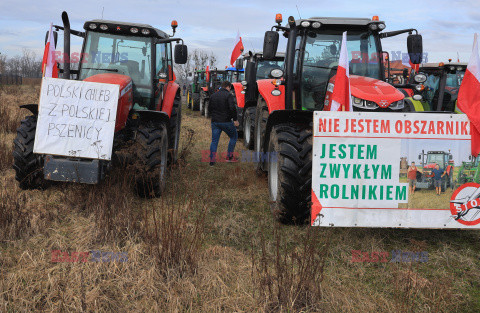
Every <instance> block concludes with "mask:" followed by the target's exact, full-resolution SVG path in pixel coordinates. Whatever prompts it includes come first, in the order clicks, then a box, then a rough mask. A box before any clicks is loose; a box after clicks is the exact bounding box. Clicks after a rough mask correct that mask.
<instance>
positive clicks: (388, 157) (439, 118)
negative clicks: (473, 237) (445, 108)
mask: <svg viewBox="0 0 480 313" xmlns="http://www.w3.org/2000/svg"><path fill="white" fill-rule="evenodd" d="M479 159H480V157H479ZM312 161H313V164H312V166H313V168H312V226H328V227H332V226H336V227H396V228H469V229H473V228H477V229H478V228H480V175H476V174H475V173H477V172H478V174H480V168H479V162H478V161H479V160H475V158H473V157H472V156H471V155H470V123H469V121H468V118H467V116H466V115H463V114H456V115H455V114H421V113H404V114H402V113H395V114H385V113H361V112H315V114H314V140H313V160H312Z"/></svg>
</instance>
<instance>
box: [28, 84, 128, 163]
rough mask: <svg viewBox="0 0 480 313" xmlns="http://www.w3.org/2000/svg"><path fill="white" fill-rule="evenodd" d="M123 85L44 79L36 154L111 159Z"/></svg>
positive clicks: (35, 147)
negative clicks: (118, 105) (120, 88)
mask: <svg viewBox="0 0 480 313" xmlns="http://www.w3.org/2000/svg"><path fill="white" fill-rule="evenodd" d="M118 96H119V86H118V85H114V84H101V83H92V82H84V81H75V80H66V79H58V78H43V82H42V90H41V92H40V104H39V112H38V121H37V131H36V134H35V144H34V148H33V152H34V153H39V154H52V155H61V156H68V157H79V158H89V159H102V160H110V159H111V157H112V147H113V135H114V131H115V120H116V115H117V104H118Z"/></svg>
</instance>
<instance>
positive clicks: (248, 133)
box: [243, 107, 255, 150]
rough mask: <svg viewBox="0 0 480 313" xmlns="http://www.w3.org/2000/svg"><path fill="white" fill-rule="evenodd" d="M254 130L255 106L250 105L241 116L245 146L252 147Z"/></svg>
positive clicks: (250, 148)
mask: <svg viewBox="0 0 480 313" xmlns="http://www.w3.org/2000/svg"><path fill="white" fill-rule="evenodd" d="M254 132H255V108H253V107H250V108H247V110H246V111H245V115H244V117H243V145H244V146H245V148H247V149H249V150H252V149H253V142H254V139H253V135H254Z"/></svg>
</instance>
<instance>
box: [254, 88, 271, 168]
mask: <svg viewBox="0 0 480 313" xmlns="http://www.w3.org/2000/svg"><path fill="white" fill-rule="evenodd" d="M267 120H268V107H267V105H266V104H265V101H264V100H263V99H262V98H261V97H260V98H258V102H257V108H256V111H255V131H254V149H255V155H256V157H257V159H258V162H257V163H256V171H257V174H262V173H263V172H265V171H266V170H267V169H266V168H265V162H264V158H265V155H264V154H263V152H264V149H263V142H264V139H265V131H266V128H267Z"/></svg>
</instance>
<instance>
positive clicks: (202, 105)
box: [199, 91, 207, 116]
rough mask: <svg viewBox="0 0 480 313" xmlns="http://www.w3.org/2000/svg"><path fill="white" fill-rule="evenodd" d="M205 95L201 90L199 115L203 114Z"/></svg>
mask: <svg viewBox="0 0 480 313" xmlns="http://www.w3.org/2000/svg"><path fill="white" fill-rule="evenodd" d="M206 97H207V95H206V93H205V92H204V91H202V92H201V94H200V104H199V111H200V115H202V116H203V115H205V99H206Z"/></svg>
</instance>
